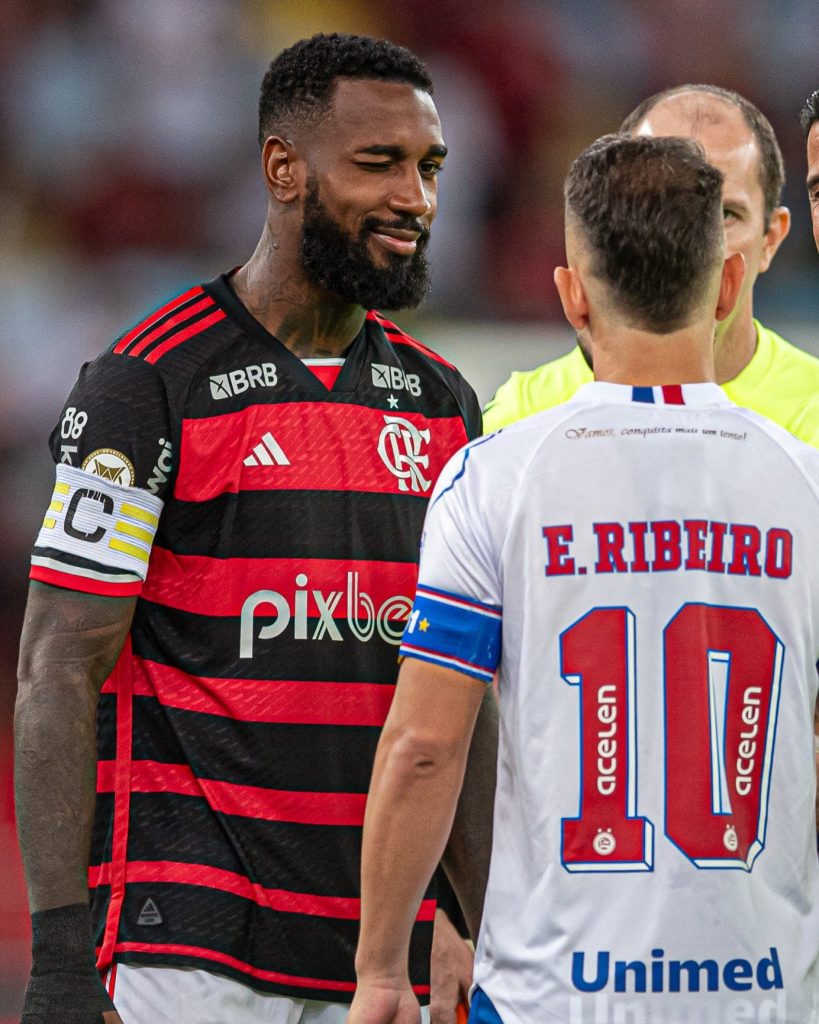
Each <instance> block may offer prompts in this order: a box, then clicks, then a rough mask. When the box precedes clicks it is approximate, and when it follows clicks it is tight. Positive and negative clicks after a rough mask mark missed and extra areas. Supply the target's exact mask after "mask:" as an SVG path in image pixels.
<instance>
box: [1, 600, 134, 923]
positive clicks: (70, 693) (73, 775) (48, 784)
mask: <svg viewBox="0 0 819 1024" xmlns="http://www.w3.org/2000/svg"><path fill="white" fill-rule="evenodd" d="M135 604H136V598H105V597H95V596H92V595H88V594H81V593H77V592H75V591H72V590H63V589H61V588H57V587H51V586H47V585H45V584H38V583H32V585H31V589H30V592H29V600H28V606H27V608H26V616H25V621H24V624H23V635H22V640H21V644H20V665H19V687H18V693H17V704H16V708H15V715H14V742H15V762H14V776H15V800H16V804H17V825H18V831H19V837H20V848H21V851H22V854H23V864H24V866H25V872H26V881H27V884H28V892H29V902H30V905H31V910H32V912H33V911H40V910H50V909H52V908H54V907H61V906H66V905H68V904H73V903H86V902H87V900H88V858H89V847H90V841H91V824H92V820H93V813H94V793H95V774H96V746H95V725H96V710H97V699H98V696H99V691H100V688H101V686H102V684H103V683H104V681H105V679H106V678H107V676H108V675H109V673H110V671H111V669H112V668H113V666H114V664H115V663H116V660H117V657H118V656H119V652H120V650H121V649H122V645H123V643H124V641H125V637H126V635H127V633H128V629H129V627H130V625H131V619H132V618H133V614H134V606H135Z"/></svg>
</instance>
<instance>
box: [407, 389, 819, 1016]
mask: <svg viewBox="0 0 819 1024" xmlns="http://www.w3.org/2000/svg"><path fill="white" fill-rule="evenodd" d="M818 513H819V452H816V451H815V450H813V449H811V448H809V447H808V446H807V445H804V444H802V443H800V442H799V441H796V440H795V439H794V438H792V437H791V436H790V435H788V434H786V433H785V432H784V431H783V430H781V429H780V428H779V427H776V426H774V425H773V424H770V423H768V422H767V421H765V420H763V419H762V418H761V417H758V416H757V415H756V414H754V413H750V412H748V411H747V410H740V409H738V408H737V407H735V406H733V405H732V404H731V403H730V402H729V401H728V400H727V399H726V398H725V396H724V394H723V393H722V391H721V390H720V389H719V388H718V387H717V386H716V385H712V384H698V385H684V386H683V387H681V388H679V387H678V388H653V389H650V388H634V389H632V388H629V387H625V386H619V385H611V384H603V383H594V384H590V385H587V386H586V387H584V388H583V389H581V391H580V392H578V394H577V396H576V397H575V398H574V399H572V400H571V401H570V402H568V403H566V404H565V405H564V406H562V407H560V408H557V409H554V410H551V411H549V412H546V413H543V414H540V415H536V416H533V417H531V418H530V419H527V420H524V421H522V422H520V423H518V424H516V425H514V426H512V427H509V428H507V429H505V430H503V431H501V432H499V433H497V434H494V435H489V436H488V437H485V438H483V439H481V440H480V441H477V442H474V443H473V444H471V445H469V446H468V447H467V448H466V449H465V450H464V451H463V452H461V453H458V454H457V455H456V456H455V457H454V458H453V459H452V460H451V461H450V463H449V464H448V466H447V467H446V468H445V470H444V471H443V473H442V475H441V477H440V478H439V481H438V483H437V485H436V488H435V491H434V494H433V497H432V499H431V502H430V507H429V511H428V514H427V519H426V525H425V533H424V547H423V553H422V558H421V567H420V573H419V584H418V591H417V596H416V600H415V604H414V607H413V611H412V614H411V615H410V620H409V625H408V627H407V631H406V633H405V636H404V639H403V642H402V646H401V651H402V653H403V654H405V655H406V656H408V657H416V658H421V659H425V660H429V661H432V662H435V663H437V664H441V665H446V666H448V667H451V668H455V669H457V670H458V671H461V672H463V673H465V674H468V675H473V676H474V677H476V678H479V679H484V680H486V681H487V682H489V681H490V680H491V679H492V678H493V675H494V674H495V673H497V685H498V692H499V697H500V706H501V749H500V753H499V760H498V784H497V796H496V800H495V825H494V841H493V848H492V861H491V869H490V880H489V888H488V892H487V897H486V904H485V909H484V917H483V922H482V930H481V937H480V941H479V944H478V949H477V952H476V964H475V981H476V983H477V984H478V985H479V986H480V988H481V989H482V990H483V991H484V992H485V993H486V994H487V995H488V997H489V998H490V999H491V1001H492V1003H493V1004H494V1006H495V1007H496V1009H497V1012H498V1013H499V1015H500V1017H501V1019H502V1021H504V1022H505V1024H523V1022H524V1021H531V1020H544V1021H545V1020H548V1021H563V1022H566V1021H568V1022H571V1024H590V1022H595V1024H599V1022H609V1021H611V1022H614V1021H632V1020H633V1021H646V1022H649V1021H650V1022H652V1024H654V1022H656V1024H666V1022H668V1024H671V1022H677V1021H685V1022H695V1024H696V1022H711V1021H718V1022H720V1024H723V1022H728V1021H735V1020H743V1021H746V1020H747V1021H769V1022H773V1021H776V1022H778V1024H785V1022H787V1024H797V1022H805V1021H815V1020H819V861H817V857H816V845H815V842H816V840H815V828H816V822H815V814H814V802H815V786H816V777H815V762H814V741H813V709H814V707H815V704H816V697H817V676H816V668H815V666H816V663H817V657H819V568H817V567H819V514H818Z"/></svg>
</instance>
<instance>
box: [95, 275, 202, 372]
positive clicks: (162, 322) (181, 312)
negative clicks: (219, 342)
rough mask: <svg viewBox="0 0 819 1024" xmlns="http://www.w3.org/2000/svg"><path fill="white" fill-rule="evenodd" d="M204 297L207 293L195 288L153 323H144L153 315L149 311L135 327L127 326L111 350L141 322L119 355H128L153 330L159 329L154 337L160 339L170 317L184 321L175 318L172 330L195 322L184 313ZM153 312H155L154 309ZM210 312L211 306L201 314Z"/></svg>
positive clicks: (141, 353) (145, 351)
mask: <svg viewBox="0 0 819 1024" xmlns="http://www.w3.org/2000/svg"><path fill="white" fill-rule="evenodd" d="M206 297H207V293H206V292H205V291H204V290H203V289H199V288H197V289H196V291H195V293H194V294H193V295H191V297H190V298H189V299H186V300H185V301H184V302H181V303H180V304H179V305H178V306H175V307H174V308H173V309H170V310H169V311H168V312H167V313H165V314H164V315H163V316H161V317H159V319H158V320H156V321H154V322H153V323H147V324H146V321H150V320H151V317H152V316H153V313H149V314H148V316H147V317H146V318H145V319H144V320H142V321H141V322H140V323H139V324H136V326H135V327H132V328H129V330H127V331H125V332H123V334H122V336H121V337H119V338H117V340H116V341H115V342H114V344H113V345H112V346H111V349H112V350H113V349H115V348H116V347H117V346H118V345H119V344H121V342H122V339H123V338H125V337H127V336H128V334H130V333H131V332H132V331H134V330H136V329H137V328H139V327H140V326H141V324H146V326H145V327H142V329H141V330H140V331H139V333H138V334H135V335H134V337H133V338H131V340H130V341H129V342H128V344H127V345H126V346H125V347H124V348H122V349H121V351H120V353H119V354H120V355H128V354H129V353H130V351H131V350H132V349H133V348H134V347H135V346H136V345H138V344H139V343H140V341H142V339H143V338H144V337H145V336H146V335H148V334H152V333H153V332H154V331H159V332H160V334H159V336H158V337H157V338H156V342H159V341H162V340H163V338H164V336H165V335H166V334H168V330H167V323H168V321H169V320H171V319H172V318H178V317H181V318H182V320H184V322H182V320H176V322H175V323H174V324H173V325H172V328H173V330H181V328H182V327H185V326H186V325H187V323H188V322H190V323H194V322H195V320H194V319H191V320H190V321H188V320H186V319H185V313H186V311H187V310H189V309H190V308H191V306H195V305H196V303H197V302H201V301H202V300H203V299H204V298H206ZM172 303H173V299H171V300H170V303H169V304H172ZM160 308H161V307H160ZM154 312H156V311H154ZM212 312H213V306H210V307H209V308H208V309H206V310H205V312H204V314H203V315H204V316H207V314H208V313H212ZM196 319H200V318H199V317H197V318H196ZM156 342H152V343H151V344H150V345H148V346H147V347H146V348H144V349H142V350H141V352H140V355H141V356H145V355H147V354H148V352H150V351H151V349H152V348H153V347H154V345H155V343H156Z"/></svg>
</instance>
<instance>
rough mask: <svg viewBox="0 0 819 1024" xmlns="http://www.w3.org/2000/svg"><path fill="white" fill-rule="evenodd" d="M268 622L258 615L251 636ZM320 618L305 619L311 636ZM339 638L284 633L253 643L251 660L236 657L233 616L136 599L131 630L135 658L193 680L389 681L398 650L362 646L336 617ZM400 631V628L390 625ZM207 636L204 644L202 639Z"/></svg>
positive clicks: (395, 668)
mask: <svg viewBox="0 0 819 1024" xmlns="http://www.w3.org/2000/svg"><path fill="white" fill-rule="evenodd" d="M270 622H272V619H269V618H267V617H266V616H264V615H257V616H256V617H255V619H254V636H255V637H256V638H257V637H258V633H259V630H260V629H261V628H262V627H263V626H265V625H268V624H270ZM318 622H319V620H317V619H308V620H307V623H308V627H307V633H308V635H309V636H312V635H313V632H314V631H315V628H316V627H317V626H318ZM334 622H335V623H336V624H337V626H338V629H339V632H340V633H341V635H342V638H343V639H342V640H340V641H338V640H332V639H329V638H328V637H327V636H325V637H324V638H323V639H321V640H296V639H294V638H293V634H292V628H293V624H292V622H291V624H290V626H289V627H288V631H289V635H288V632H285V633H282V634H281V635H280V636H277V637H275V638H273V639H271V640H259V639H254V641H253V656H252V657H251V658H240V657H239V636H240V628H241V626H240V619H239V617H238V616H230V617H224V618H222V617H213V618H211V617H208V616H204V615H194V614H193V613H191V612H183V611H179V610H178V609H176V608H166V607H164V606H163V605H159V604H154V603H153V602H150V601H146V600H145V599H143V598H141V599H140V600H139V602H138V603H137V613H136V615H135V617H134V622H133V625H132V627H131V635H132V637H133V644H134V654H136V655H137V656H138V657H141V658H146V659H147V660H148V661H158V662H160V663H161V664H163V665H164V664H171V665H173V666H174V667H176V668H180V669H182V670H183V671H184V672H189V673H190V674H191V675H195V676H215V677H217V678H219V679H298V680H305V681H308V682H311V681H325V682H336V683H346V682H350V681H353V680H354V681H356V682H359V683H394V682H395V680H396V677H397V674H398V647H397V646H394V645H392V644H388V643H385V642H382V641H380V640H378V639H377V635H376V637H374V638H373V639H371V640H369V641H366V642H362V641H360V640H356V639H355V637H354V636H353V635H352V633H351V632H350V629H349V627H348V625H347V622H346V620H345V619H335V620H334ZM395 628H396V629H397V628H399V624H398V623H396V624H395ZM204 635H207V637H208V641H207V644H206V645H203V643H202V637H203V636H204Z"/></svg>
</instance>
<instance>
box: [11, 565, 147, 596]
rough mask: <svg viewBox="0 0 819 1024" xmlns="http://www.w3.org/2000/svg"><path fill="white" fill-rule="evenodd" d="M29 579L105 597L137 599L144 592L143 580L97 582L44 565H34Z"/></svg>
mask: <svg viewBox="0 0 819 1024" xmlns="http://www.w3.org/2000/svg"><path fill="white" fill-rule="evenodd" d="M28 575H29V578H30V579H32V580H39V582H40V583H50V584H51V585H52V586H53V587H65V588H66V589H67V590H79V591H81V592H82V593H83V594H101V595H102V596H103V597H135V596H136V595H137V594H139V593H140V592H141V590H142V580H133V581H131V582H128V583H109V582H108V581H107V580H95V579H91V577H90V576H82V575H80V574H77V575H76V576H75V575H74V573H72V572H61V571H60V570H59V569H49V568H47V567H46V566H44V565H32V567H31V571H30V572H29V574H28Z"/></svg>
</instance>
